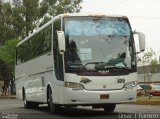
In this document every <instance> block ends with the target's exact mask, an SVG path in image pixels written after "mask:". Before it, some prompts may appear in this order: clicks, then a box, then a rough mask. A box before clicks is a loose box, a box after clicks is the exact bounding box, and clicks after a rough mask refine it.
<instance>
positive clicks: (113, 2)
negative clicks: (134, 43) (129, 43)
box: [81, 0, 160, 58]
mask: <svg viewBox="0 0 160 119" xmlns="http://www.w3.org/2000/svg"><path fill="white" fill-rule="evenodd" d="M81 6H82V10H81V13H104V14H114V15H125V16H128V18H129V21H130V23H131V27H132V30H133V31H134V30H136V31H139V32H143V33H144V34H145V38H146V51H147V50H149V49H150V48H151V49H152V50H153V51H154V52H155V54H156V56H157V58H158V57H159V56H160V13H159V11H160V0H83V3H82V4H81Z"/></svg>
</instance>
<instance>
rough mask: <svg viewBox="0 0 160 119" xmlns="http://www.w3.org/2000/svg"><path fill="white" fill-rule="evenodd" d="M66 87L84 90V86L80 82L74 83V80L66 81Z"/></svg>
mask: <svg viewBox="0 0 160 119" xmlns="http://www.w3.org/2000/svg"><path fill="white" fill-rule="evenodd" d="M65 87H68V88H72V89H74V90H83V89H84V86H83V85H82V84H80V83H73V82H65Z"/></svg>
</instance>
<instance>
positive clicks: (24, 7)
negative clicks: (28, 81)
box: [12, 0, 82, 38]
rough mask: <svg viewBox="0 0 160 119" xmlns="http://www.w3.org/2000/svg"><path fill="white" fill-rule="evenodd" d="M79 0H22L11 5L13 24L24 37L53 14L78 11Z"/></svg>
mask: <svg viewBox="0 0 160 119" xmlns="http://www.w3.org/2000/svg"><path fill="white" fill-rule="evenodd" d="M40 1H41V2H40ZM81 2H82V0H22V2H21V4H18V5H15V6H14V7H13V10H12V11H13V24H14V25H13V26H14V27H15V29H16V31H18V33H20V34H19V35H20V36H21V37H22V38H24V37H26V36H28V35H29V34H30V33H32V32H33V30H34V29H36V28H39V27H40V26H42V25H43V24H45V23H46V22H48V21H49V20H50V19H51V18H52V17H54V16H55V15H58V14H61V13H65V12H79V11H80V9H81V7H80V3H81Z"/></svg>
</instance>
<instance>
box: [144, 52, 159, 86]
mask: <svg viewBox="0 0 160 119" xmlns="http://www.w3.org/2000/svg"><path fill="white" fill-rule="evenodd" d="M142 62H143V74H144V82H146V81H147V79H148V82H149V83H151V77H152V75H153V74H154V73H157V72H158V61H157V59H156V55H155V52H154V51H153V50H152V49H150V50H149V51H147V52H145V53H144V54H143V56H142Z"/></svg>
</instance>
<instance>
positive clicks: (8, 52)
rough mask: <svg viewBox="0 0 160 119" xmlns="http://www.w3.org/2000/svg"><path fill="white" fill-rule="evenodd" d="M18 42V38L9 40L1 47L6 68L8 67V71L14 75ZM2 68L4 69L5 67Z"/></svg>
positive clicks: (0, 50)
mask: <svg viewBox="0 0 160 119" xmlns="http://www.w3.org/2000/svg"><path fill="white" fill-rule="evenodd" d="M18 42H19V40H18V39H13V40H9V41H6V42H5V43H4V45H3V46H2V47H0V59H1V60H2V61H4V62H5V64H6V65H5V66H6V69H8V72H10V73H11V74H12V75H14V65H15V54H16V45H17V43H18ZM3 66H4V65H3ZM1 68H2V69H4V67H1Z"/></svg>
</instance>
